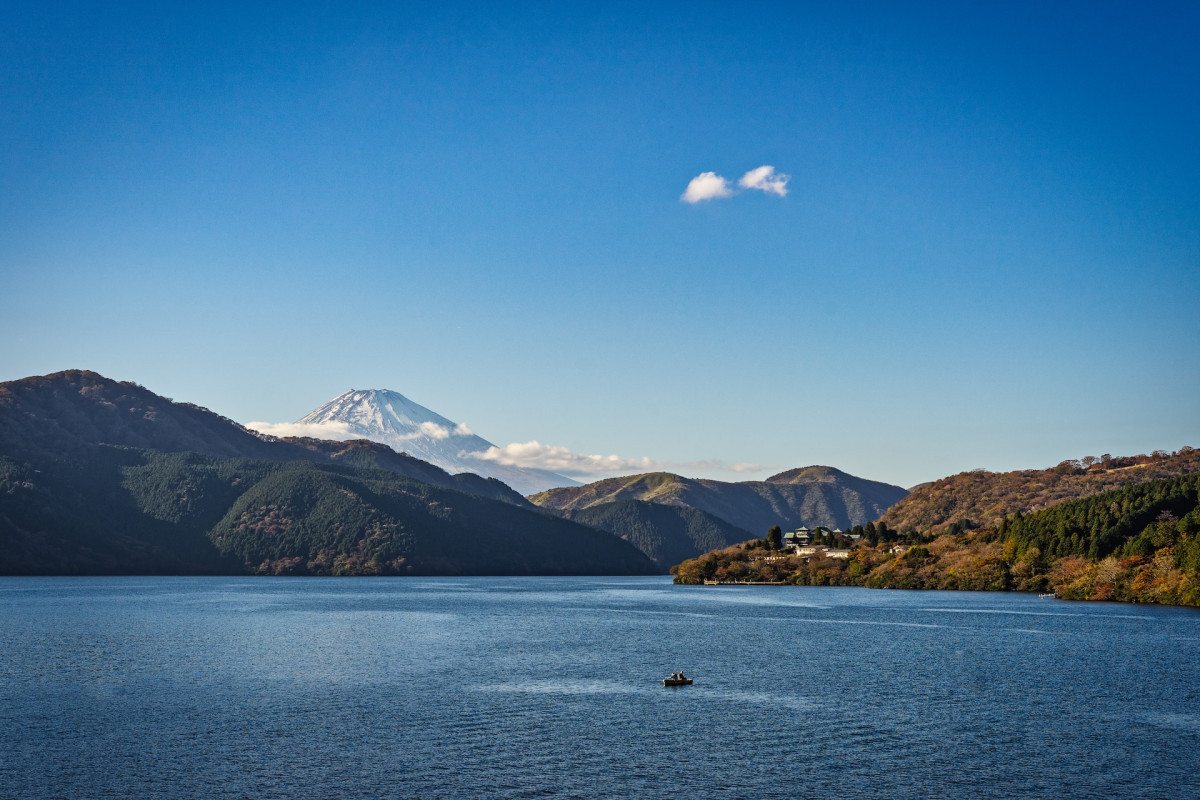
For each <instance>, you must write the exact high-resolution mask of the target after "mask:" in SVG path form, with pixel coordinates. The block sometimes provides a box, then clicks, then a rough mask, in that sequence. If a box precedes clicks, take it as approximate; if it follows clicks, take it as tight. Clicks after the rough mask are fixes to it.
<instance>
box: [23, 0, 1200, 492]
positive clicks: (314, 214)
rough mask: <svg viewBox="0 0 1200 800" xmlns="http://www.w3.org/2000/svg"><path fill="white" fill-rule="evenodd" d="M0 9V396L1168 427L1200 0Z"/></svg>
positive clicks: (505, 424) (1179, 330)
mask: <svg viewBox="0 0 1200 800" xmlns="http://www.w3.org/2000/svg"><path fill="white" fill-rule="evenodd" d="M0 23H2V24H0V92H3V97H4V101H3V102H2V103H0V119H3V130H4V131H5V139H6V145H5V147H4V148H3V149H2V150H0V185H2V186H3V187H4V191H3V192H0V277H2V278H3V286H4V288H5V291H3V292H0V335H2V336H3V340H4V342H5V343H6V346H5V348H4V351H3V355H2V356H0V381H8V380H16V379H19V378H23V377H27V376H30V375H42V374H47V373H52V372H56V371H59V370H63V369H90V370H94V371H96V372H99V373H101V374H103V375H105V376H107V377H110V378H114V379H117V380H132V381H136V382H138V383H140V384H142V385H144V386H146V387H147V388H148V389H150V390H152V391H154V392H157V393H159V394H162V395H165V396H168V397H173V398H175V399H177V400H186V401H188V402H193V403H197V404H199V405H202V406H205V407H207V408H209V409H211V410H213V411H215V412H217V413H219V414H222V415H224V416H227V417H230V418H232V419H235V420H237V421H239V422H243V423H246V422H250V421H266V422H274V423H283V422H291V421H294V420H298V419H300V418H301V417H303V416H304V415H305V414H307V413H308V412H309V411H311V410H313V409H314V408H316V407H318V406H320V405H321V404H323V403H325V402H328V401H329V400H331V399H332V398H334V397H336V396H338V395H339V394H341V393H343V392H345V391H347V390H348V389H350V388H352V387H354V388H386V389H391V390H394V391H397V392H399V393H401V394H403V395H405V396H406V397H408V398H410V399H411V400H413V401H414V402H416V403H419V404H421V405H423V406H426V407H427V408H429V409H431V410H433V411H435V412H437V413H438V414H441V415H444V416H445V417H447V418H449V419H451V420H453V421H455V422H458V423H463V424H465V425H467V426H469V428H470V429H472V430H474V431H475V432H477V433H478V434H479V435H481V436H483V437H484V438H486V439H488V440H490V441H492V442H494V443H495V444H497V445H498V446H500V447H501V448H509V447H511V448H512V450H511V452H512V453H513V454H514V457H521V458H528V459H530V460H536V459H544V458H548V457H551V456H553V455H556V454H557V456H559V457H563V458H565V457H568V456H585V457H586V456H589V455H600V456H603V457H608V456H615V457H616V459H617V461H615V462H609V466H612V465H613V464H618V463H628V464H629V465H631V466H632V465H634V464H638V463H641V464H645V463H653V464H656V465H663V468H664V469H669V470H670V471H675V472H680V473H681V474H685V475H688V476H689V477H713V478H718V479H722V480H748V479H758V478H761V477H765V476H766V475H769V474H773V473H776V472H781V471H784V470H786V469H790V468H793V467H802V466H808V465H814V464H824V465H828V466H833V467H836V468H838V469H841V470H843V471H845V472H848V473H851V474H854V475H857V476H860V477H863V478H868V479H872V480H878V481H884V482H887V483H892V484H897V485H900V486H904V487H911V486H913V485H916V484H918V483H923V482H925V481H929V480H935V479H937V478H941V477H945V476H947V475H952V474H955V473H958V472H962V471H965V470H970V469H975V468H985V469H989V470H993V471H1007V470H1012V469H1026V468H1040V467H1047V466H1052V465H1054V464H1056V463H1058V462H1060V461H1062V460H1064V459H1068V458H1081V457H1084V456H1088V455H1096V456H1098V455H1101V454H1102V453H1112V454H1114V455H1133V454H1137V453H1149V452H1151V451H1153V450H1172V451H1173V450H1177V449H1178V448H1180V447H1182V446H1185V445H1190V446H1200V317H1198V316H1197V314H1196V313H1195V309H1196V306H1197V301H1198V300H1200V146H1198V145H1197V142H1200V105H1198V104H1197V102H1196V98H1197V97H1200V62H1198V61H1197V59H1196V58H1195V54H1194V49H1195V41H1196V39H1197V34H1198V33H1200V7H1198V6H1196V5H1194V4H1186V3H1162V4H1157V5H1153V6H1151V7H1142V6H1138V5H1134V4H1132V3H1113V4H1104V5H1095V4H1087V5H1083V4H1078V5H1076V4H1063V5H1061V6H1055V7H1051V8H1044V7H1040V6H1034V5H1032V4H988V5H977V6H972V7H970V8H956V7H953V6H949V7H948V6H945V5H942V4H936V3H921V4H917V5H914V6H912V7H906V8H896V7H894V6H892V5H890V4H884V3H854V4H844V5H841V6H839V7H837V8H825V7H822V6H818V5H812V6H809V5H804V6H800V7H798V8H796V7H788V6H778V7H775V6H761V7H755V8H753V9H729V8H722V7H720V6H716V5H701V6H696V5H694V4H689V5H687V6H685V5H682V4H652V5H645V4H639V5H632V4H629V5H625V4H602V5H593V6H588V7H586V8H558V7H553V6H547V7H531V6H525V5H522V6H517V5H495V4H490V5H484V4H464V3H458V4H451V5H444V6H439V7H438V8H436V9H432V8H408V7H404V8H393V7H389V6H384V5H381V6H370V7H359V8H357V9H353V10H346V9H341V8H335V7H332V6H328V7H326V6H321V5H316V4H300V5H289V6H286V7H283V8H276V7H266V6H252V7H250V8H245V7H241V6H237V7H235V6H221V7H205V8H203V9H186V8H185V9H179V8H162V9H154V10H153V11H151V10H150V9H148V8H146V7H143V6H138V5H134V4H123V3H119V4H116V5H110V6H105V7H103V8H97V7H93V6H90V5H87V4H59V5H55V6H52V7H47V6H45V5H43V4H32V3H27V2H16V3H12V4H9V5H6V6H5V7H4V8H3V9H0ZM533 442H536V443H538V445H539V447H540V449H539V447H533V446H532V445H531V443H533ZM564 454H565V455H564ZM578 463H580V464H581V465H587V464H588V463H589V462H588V461H587V459H586V458H585V459H583V460H581V461H579V462H578ZM531 465H533V466H538V464H531ZM599 465H600V462H595V468H597V469H598V468H599ZM671 465H677V466H678V467H679V468H673V467H672V466H671ZM688 465H691V466H693V467H695V469H694V470H693V471H692V472H689V471H688V470H687V469H685V467H688ZM705 465H707V466H705ZM738 465H741V466H742V467H745V465H757V466H759V467H761V469H758V470H745V471H740V472H739V471H734V469H733V468H734V467H735V466H738ZM644 471H646V470H645V469H633V468H631V469H628V470H624V472H625V473H626V474H628V473H633V472H644ZM572 477H576V478H577V479H580V480H584V479H585V478H581V477H580V476H579V475H573V476H572Z"/></svg>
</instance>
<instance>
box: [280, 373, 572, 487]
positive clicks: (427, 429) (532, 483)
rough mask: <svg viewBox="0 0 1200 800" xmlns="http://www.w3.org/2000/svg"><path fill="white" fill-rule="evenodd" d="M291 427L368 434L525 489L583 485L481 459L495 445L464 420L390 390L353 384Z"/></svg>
mask: <svg viewBox="0 0 1200 800" xmlns="http://www.w3.org/2000/svg"><path fill="white" fill-rule="evenodd" d="M289 427H291V428H293V429H297V430H305V429H310V430H311V431H312V432H311V433H308V434H305V433H296V434H293V435H310V436H318V437H320V438H333V437H330V436H328V435H322V434H323V433H326V432H332V431H336V432H337V436H336V438H338V439H351V438H354V439H359V438H361V439H370V440H371V441H373V442H379V443H381V444H386V445H388V446H389V447H391V448H392V449H393V450H396V451H398V452H406V453H408V454H409V455H411V456H415V457H417V458H420V459H422V460H424V461H428V462H429V463H431V464H436V465H437V466H439V467H441V468H442V469H444V470H446V471H447V472H451V473H458V472H474V473H476V474H478V475H482V476H484V477H485V478H497V479H499V480H502V481H504V482H505V483H507V484H508V485H509V486H511V487H512V488H514V489H516V490H517V491H518V492H521V493H522V494H535V493H537V492H540V491H544V490H546V489H550V488H555V487H559V486H578V485H579V482H578V481H575V480H572V479H571V478H567V477H565V476H563V475H559V474H558V473H555V472H551V471H549V470H543V469H531V468H525V467H517V466H513V465H506V464H498V463H490V462H487V461H483V460H481V459H480V454H481V453H484V452H487V451H489V450H496V446H495V445H494V444H492V443H491V442H489V441H487V440H486V439H484V438H482V437H480V436H478V435H476V434H475V432H474V431H472V430H471V429H470V428H469V427H468V426H467V425H466V424H465V423H461V422H454V421H452V420H449V419H447V418H446V417H443V416H442V415H441V414H438V413H436V412H434V411H431V410H429V409H428V408H425V407H424V406H422V405H420V404H419V403H415V402H413V401H412V400H409V399H408V398H407V397H405V396H404V395H402V394H400V393H399V392H393V391H391V390H389V389H351V390H350V391H348V392H345V393H344V394H341V395H339V396H337V397H335V398H334V399H333V400H330V401H329V402H328V403H326V404H325V405H323V406H321V407H320V408H317V409H314V410H313V411H312V412H310V413H309V414H307V415H305V416H304V417H302V418H301V419H299V420H297V422H296V423H295V424H294V425H293V426H289Z"/></svg>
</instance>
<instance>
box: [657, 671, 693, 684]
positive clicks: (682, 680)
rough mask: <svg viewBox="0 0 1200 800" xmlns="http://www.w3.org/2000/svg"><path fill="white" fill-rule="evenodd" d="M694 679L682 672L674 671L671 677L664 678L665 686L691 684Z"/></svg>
mask: <svg viewBox="0 0 1200 800" xmlns="http://www.w3.org/2000/svg"><path fill="white" fill-rule="evenodd" d="M691 685H692V679H691V678H689V677H687V676H686V675H684V674H683V673H682V672H672V673H671V677H669V678H663V686H691Z"/></svg>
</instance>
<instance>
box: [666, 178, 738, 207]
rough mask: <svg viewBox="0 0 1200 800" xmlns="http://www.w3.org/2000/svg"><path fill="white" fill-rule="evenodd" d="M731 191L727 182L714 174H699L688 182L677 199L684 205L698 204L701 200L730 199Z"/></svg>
mask: <svg viewBox="0 0 1200 800" xmlns="http://www.w3.org/2000/svg"><path fill="white" fill-rule="evenodd" d="M732 195H733V189H732V188H730V186H729V181H727V180H726V179H724V178H722V177H721V176H720V175H718V174H717V173H715V172H701V173H700V174H699V175H697V176H696V177H694V178H692V179H691V181H689V182H688V185H687V188H686V189H684V190H683V194H682V195H680V197H679V199H680V200H682V201H683V202H685V203H699V202H701V201H702V200H713V199H715V198H718V197H730V196H732Z"/></svg>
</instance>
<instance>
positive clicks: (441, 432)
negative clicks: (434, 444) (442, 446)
mask: <svg viewBox="0 0 1200 800" xmlns="http://www.w3.org/2000/svg"><path fill="white" fill-rule="evenodd" d="M417 428H418V432H417V433H413V434H410V435H408V436H405V437H404V438H405V439H417V438H419V437H421V436H428V437H429V438H430V439H437V440H438V441H441V440H443V439H449V438H450V433H451V431H450V429H449V428H447V427H446V426H444V425H438V424H437V423H436V422H422V423H421V424H420V425H418V426H417Z"/></svg>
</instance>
